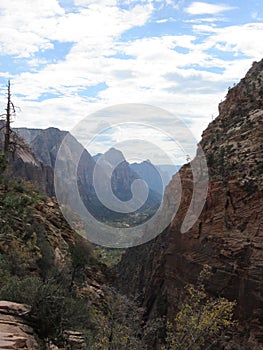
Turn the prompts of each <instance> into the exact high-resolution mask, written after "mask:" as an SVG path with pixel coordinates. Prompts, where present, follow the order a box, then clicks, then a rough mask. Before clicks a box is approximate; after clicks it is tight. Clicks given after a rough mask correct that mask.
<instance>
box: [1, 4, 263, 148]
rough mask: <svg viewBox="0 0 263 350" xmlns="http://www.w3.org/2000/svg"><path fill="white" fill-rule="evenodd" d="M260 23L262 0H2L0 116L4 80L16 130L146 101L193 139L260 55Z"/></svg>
mask: <svg viewBox="0 0 263 350" xmlns="http://www.w3.org/2000/svg"><path fill="white" fill-rule="evenodd" d="M262 20H263V2H262V0H259V1H257V0H250V1H248V0H240V1H237V0H228V1H222V2H221V1H208V2H201V1H189V0H179V1H176V0H163V1H162V0H141V1H137V0H123V1H122V0H120V1H117V0H60V1H58V0H0V27H1V31H0V90H1V91H0V92H1V96H0V107H1V110H3V108H5V105H4V104H5V98H6V97H5V94H4V93H5V91H6V83H7V80H8V79H11V84H12V92H13V102H14V103H15V105H17V106H19V107H20V110H19V111H18V113H17V117H16V121H15V124H14V125H15V126H27V127H41V128H45V127H48V126H56V127H59V128H60V129H66V130H70V129H71V128H73V127H74V126H75V124H76V123H77V122H78V121H80V120H81V119H82V118H83V117H86V116H88V115H89V114H90V113H93V112H95V111H97V110H99V109H101V108H105V107H108V106H112V105H115V104H125V103H145V104H150V105H153V106H156V107H161V108H164V109H166V110H167V111H169V112H171V113H173V114H175V115H176V116H178V117H180V118H182V119H183V120H184V121H185V122H186V123H187V125H188V126H189V128H190V129H191V130H192V132H193V133H194V135H195V137H196V138H197V139H198V140H199V139H200V137H201V132H202V130H203V129H204V128H205V127H206V126H207V124H208V123H209V122H210V121H211V119H212V115H214V116H216V115H217V105H218V103H219V102H220V101H221V100H223V99H224V97H225V95H226V92H227V89H228V87H229V86H232V85H233V83H236V82H237V81H239V80H240V79H241V78H242V77H243V76H244V74H245V72H246V71H247V70H248V69H249V68H250V66H251V65H252V62H253V61H254V60H260V59H261V58H262V57H263V40H262V39H263V23H262ZM152 118H153V119H154V116H153V117H152ZM120 120H122V118H121V117H120ZM122 121H123V120H122ZM169 122H170V123H171V128H172V127H173V125H172V119H171V120H170V121H167V120H164V121H163V123H169ZM99 123H104V120H99ZM153 123H154V120H153ZM122 135H123V130H122ZM115 136H116V135H115ZM115 138H116V137H115ZM99 150H100V148H99V147H97V148H96V147H95V148H94V152H95V151H99ZM101 150H102V149H101Z"/></svg>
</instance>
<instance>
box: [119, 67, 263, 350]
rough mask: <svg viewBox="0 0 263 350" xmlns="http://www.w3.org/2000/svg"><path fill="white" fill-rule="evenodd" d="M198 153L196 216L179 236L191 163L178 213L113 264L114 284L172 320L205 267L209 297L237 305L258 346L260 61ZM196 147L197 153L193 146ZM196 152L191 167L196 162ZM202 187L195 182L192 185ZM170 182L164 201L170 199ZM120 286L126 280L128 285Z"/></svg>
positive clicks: (251, 344)
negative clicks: (201, 201) (203, 193)
mask: <svg viewBox="0 0 263 350" xmlns="http://www.w3.org/2000/svg"><path fill="white" fill-rule="evenodd" d="M200 146H201V147H202V148H203V150H204V152H205V155H206V159H207V163H208V167H209V188H208V194H207V198H206V202H205V206H204V208H203V211H202V213H201V215H200V217H199V219H198V220H197V221H196V223H195V224H194V225H193V227H192V228H191V229H189V230H188V231H187V232H186V233H184V234H182V233H181V225H182V222H183V220H184V218H185V215H186V212H187V209H188V207H189V205H190V202H191V198H192V194H193V178H192V171H191V168H190V164H187V165H185V166H184V167H183V168H182V169H181V170H180V172H179V174H180V177H181V182H182V191H183V192H182V199H181V202H180V208H179V210H178V212H177V214H176V216H175V218H174V220H173V222H172V223H171V225H170V227H169V228H168V229H167V230H166V231H165V232H163V234H162V235H160V236H159V237H157V238H156V239H155V240H154V241H152V242H150V243H148V244H146V245H143V246H140V247H135V248H132V249H129V250H128V251H127V253H126V255H125V256H124V258H123V259H122V261H121V263H120V265H119V279H118V281H117V284H118V286H119V288H121V289H122V290H123V291H124V292H126V293H127V294H129V295H137V296H138V295H139V296H140V298H141V301H142V303H143V305H144V306H145V307H146V308H147V311H148V316H149V317H151V315H152V314H153V313H156V312H157V313H158V314H167V315H168V317H173V315H174V314H175V311H176V308H177V300H178V298H179V295H180V294H181V293H182V288H183V286H184V285H185V284H187V283H192V282H195V281H196V279H197V276H198V274H199V272H200V270H201V268H202V266H203V265H204V264H209V265H210V266H211V267H212V270H213V277H212V280H211V281H210V283H209V286H208V292H210V293H211V294H212V295H214V296H225V297H227V298H229V299H231V300H233V299H235V300H237V305H238V306H237V310H236V317H237V318H238V319H239V322H240V325H241V326H240V327H241V328H242V329H241V328H240V329H239V330H238V332H241V333H242V335H243V336H245V338H246V339H247V340H248V342H247V345H246V349H260V348H261V346H262V345H261V344H262V343H263V319H262V315H263V294H262V293H263V215H262V211H263V210H262V209H263V195H262V189H263V60H262V61H261V62H259V63H254V64H253V66H252V68H251V69H250V70H249V72H248V73H247V75H246V77H245V78H244V79H242V80H241V82H240V83H239V84H238V85H237V86H235V87H233V88H232V89H230V90H229V92H228V95H227V97H226V99H225V101H224V102H222V103H221V104H220V105H219V116H218V117H217V118H216V119H215V120H214V121H213V122H212V123H210V124H209V126H208V128H207V129H206V130H205V131H204V133H203V137H202V141H201V143H200ZM200 146H199V147H200ZM198 156H199V152H197V158H196V161H198ZM199 181H200V182H201V181H202V179H201V177H200V178H199ZM177 191H178V189H177V186H176V181H175V179H173V180H172V181H171V182H170V184H169V185H168V187H167V188H166V191H165V197H164V201H166V202H169V200H170V199H171V198H173V197H175V196H176V195H177ZM127 280H129V281H130V283H129V285H128V284H127V282H126V281H127Z"/></svg>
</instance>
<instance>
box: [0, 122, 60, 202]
mask: <svg viewBox="0 0 263 350" xmlns="http://www.w3.org/2000/svg"><path fill="white" fill-rule="evenodd" d="M3 125H4V122H3V121H0V129H1V128H2V126H3ZM14 135H15V138H16V142H17V149H16V152H15V153H14V154H13V155H11V154H10V157H9V160H10V162H9V176H10V177H11V178H20V179H21V178H22V179H24V180H28V181H31V182H33V183H34V184H35V185H36V186H37V188H38V189H39V190H40V191H42V192H44V193H47V194H48V195H50V196H53V195H54V185H53V170H52V168H51V167H50V166H49V165H48V164H43V163H42V162H41V161H40V160H39V159H38V158H37V157H36V156H35V155H34V153H33V152H32V150H31V149H30V147H28V145H27V144H25V142H24V140H23V139H21V138H19V137H18V136H17V135H16V134H15V133H13V135H12V138H13V137H14ZM12 138H11V140H12ZM3 140H4V129H1V130H0V150H1V149H2V148H3V147H2V145H3Z"/></svg>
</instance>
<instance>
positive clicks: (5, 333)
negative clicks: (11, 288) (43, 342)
mask: <svg viewBox="0 0 263 350" xmlns="http://www.w3.org/2000/svg"><path fill="white" fill-rule="evenodd" d="M29 310H30V308H29V307H28V306H27V305H23V304H17V303H13V302H10V301H0V350H7V349H14V350H18V349H26V350H40V349H41V346H40V343H39V340H37V336H36V334H35V333H34V331H33V329H32V327H31V326H29V325H28V323H27V321H26V320H25V317H24V315H26V314H27V313H28V312H29Z"/></svg>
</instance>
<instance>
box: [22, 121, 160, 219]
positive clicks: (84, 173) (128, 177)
mask: <svg viewBox="0 0 263 350" xmlns="http://www.w3.org/2000/svg"><path fill="white" fill-rule="evenodd" d="M15 131H16V132H17V133H18V134H19V135H20V136H21V137H23V138H24V139H25V141H26V142H28V143H29V145H30V147H31V148H32V150H33V152H34V154H35V155H36V157H37V158H38V159H39V160H40V161H41V162H43V163H44V164H45V165H46V166H49V167H51V168H52V169H53V170H54V167H55V162H56V157H57V154H58V150H59V147H60V145H61V143H62V141H63V139H64V138H65V137H66V136H67V137H69V138H70V142H71V144H72V145H73V146H74V147H71V148H72V150H69V151H68V154H67V158H68V159H67V161H68V162H72V163H73V160H74V159H75V158H76V155H75V153H74V150H73V149H76V150H80V151H81V152H82V155H81V158H80V161H79V164H78V170H77V173H78V187H79V192H80V193H81V197H82V199H83V202H84V203H85V205H86V206H87V208H88V209H89V210H90V211H91V213H92V214H93V215H94V216H96V217H99V218H102V219H109V218H111V217H114V218H120V220H121V218H122V215H119V213H116V212H113V211H111V210H109V209H108V208H106V207H105V206H104V205H102V204H101V203H100V201H99V200H98V198H97V196H96V193H95V190H94V187H93V172H94V168H95V164H96V162H95V160H94V159H93V157H92V156H91V155H90V154H89V152H88V151H87V150H86V149H84V148H83V147H82V145H81V144H80V143H79V142H78V141H77V140H76V139H75V138H74V137H73V136H72V135H70V133H69V132H67V131H61V130H59V129H57V128H47V129H44V130H42V129H29V128H16V129H15ZM116 161H117V162H118V163H119V165H118V166H117V167H116V168H115V169H114V171H113V173H112V177H111V180H109V181H111V186H112V190H113V193H114V194H115V195H116V196H117V197H118V198H119V199H120V200H122V201H127V200H129V199H130V198H131V196H132V193H131V184H132V183H133V181H134V180H135V179H138V178H139V176H138V175H137V174H136V173H135V172H134V171H133V170H132V169H131V168H130V166H129V164H128V162H127V161H126V160H125V158H124V156H123V154H122V153H121V152H120V151H118V150H116V149H110V150H108V151H107V152H106V153H105V155H104V163H105V162H106V163H105V164H104V165H108V166H109V167H111V166H112V164H113V163H114V162H116ZM100 171H101V175H102V174H103V170H100ZM101 186H104V183H102V184H101ZM160 202H161V196H160V195H159V194H158V193H155V192H154V191H153V190H150V192H149V197H148V199H147V202H146V203H145V205H144V206H143V207H142V208H141V209H140V210H141V212H142V211H144V210H148V209H150V208H157V207H158V206H159V205H160Z"/></svg>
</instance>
